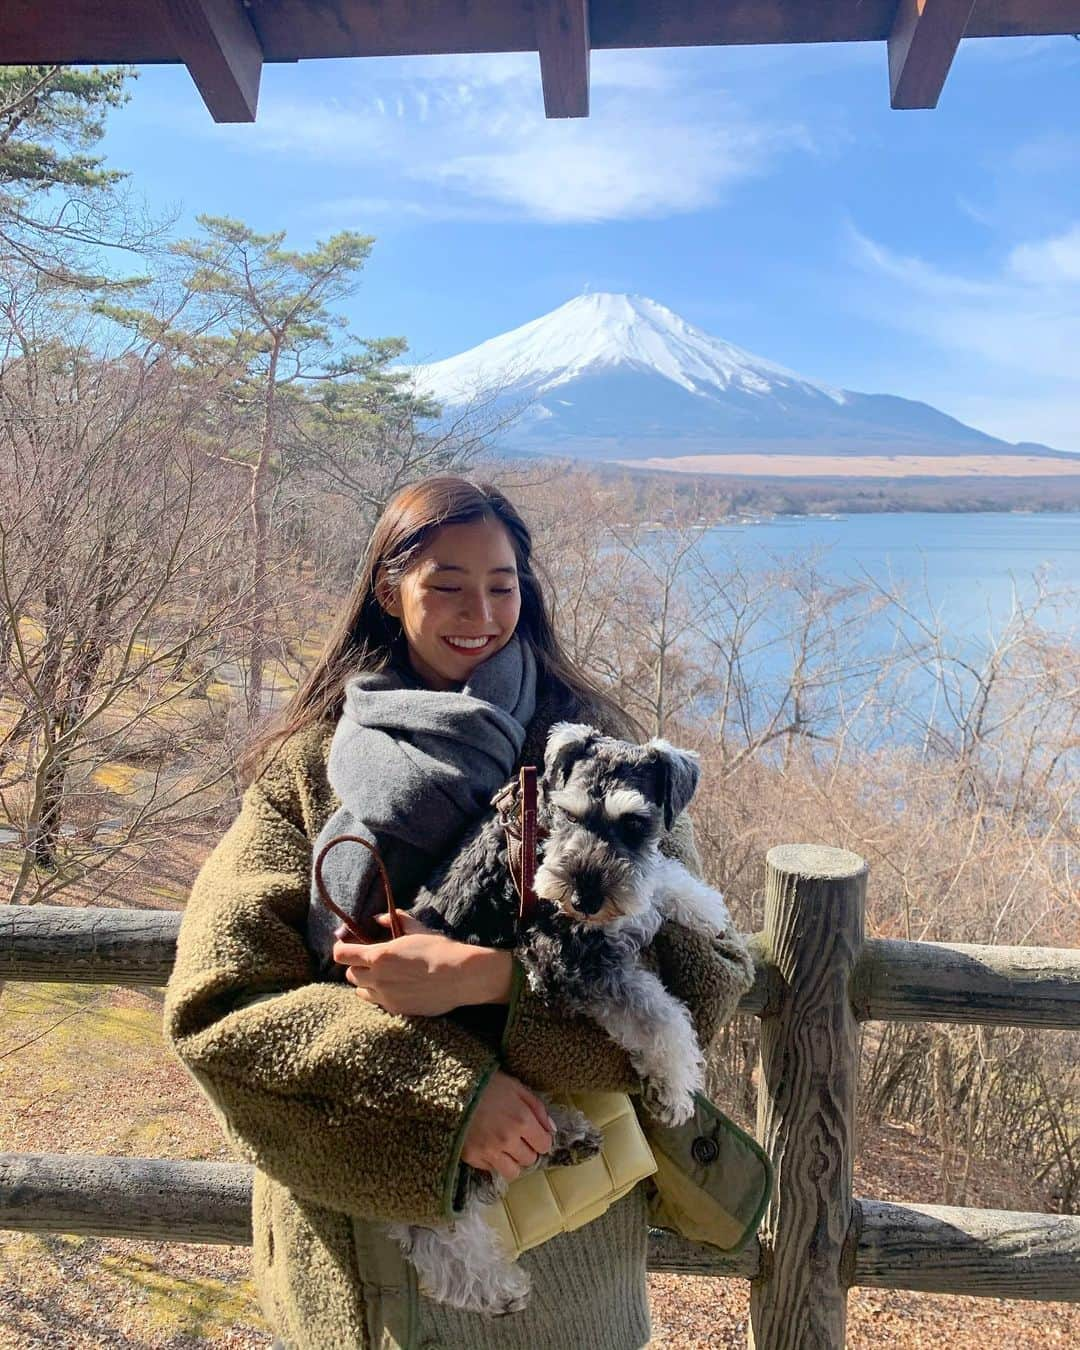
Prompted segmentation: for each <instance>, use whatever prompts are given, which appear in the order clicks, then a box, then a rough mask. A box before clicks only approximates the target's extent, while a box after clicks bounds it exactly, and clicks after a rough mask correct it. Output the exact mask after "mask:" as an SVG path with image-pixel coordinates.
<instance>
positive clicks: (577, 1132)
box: [543, 1097, 604, 1167]
mask: <svg viewBox="0 0 1080 1350" xmlns="http://www.w3.org/2000/svg"><path fill="white" fill-rule="evenodd" d="M543 1101H544V1105H545V1106H546V1107H547V1110H548V1114H549V1115H550V1116H551V1119H552V1120H553V1121H554V1122H555V1138H554V1139H553V1140H552V1144H551V1148H550V1150H549V1151H548V1153H547V1154H546V1155H545V1157H544V1159H543V1161H544V1164H545V1165H546V1166H548V1167H572V1166H573V1165H574V1164H575V1163H580V1162H585V1160H586V1159H587V1158H595V1157H596V1155H597V1154H598V1153H599V1152H600V1149H601V1147H602V1145H603V1142H604V1136H603V1135H602V1134H601V1133H600V1131H599V1130H598V1129H597V1128H596V1126H595V1125H594V1124H593V1123H592V1121H591V1120H590V1119H589V1118H588V1116H586V1115H585V1114H584V1112H582V1111H579V1110H578V1109H577V1107H576V1106H567V1105H566V1104H565V1103H564V1102H553V1101H551V1099H550V1098H548V1097H544V1098H543Z"/></svg>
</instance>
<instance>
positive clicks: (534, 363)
mask: <svg viewBox="0 0 1080 1350" xmlns="http://www.w3.org/2000/svg"><path fill="white" fill-rule="evenodd" d="M413 374H414V378H415V380H416V384H417V387H418V389H420V390H421V391H422V392H424V393H427V394H430V395H431V397H433V398H434V399H435V400H436V401H437V402H439V403H440V404H442V405H443V407H444V408H445V409H454V408H460V407H461V406H463V405H467V404H468V403H470V402H474V401H485V402H494V404H495V405H496V406H497V407H500V408H506V409H513V410H515V411H516V412H517V413H518V414H519V415H518V416H517V418H516V420H515V422H514V424H513V425H512V427H510V428H509V430H508V431H507V432H504V434H503V436H502V443H503V444H504V445H505V446H506V447H507V448H511V449H521V450H534V451H545V450H551V451H556V452H558V453H560V454H571V455H578V456H581V457H587V458H598V459H607V458H625V457H634V456H642V457H644V456H649V455H663V454H680V455H681V454H692V453H695V454H702V453H714V454H722V453H725V452H731V451H734V450H747V449H754V450H756V451H758V452H761V451H764V452H769V451H776V452H778V453H779V452H791V451H792V450H793V449H797V450H799V451H800V452H801V453H804V454H833V455H835V454H838V453H839V454H864V453H868V452H873V453H880V452H882V451H884V450H887V451H889V452H890V453H905V452H907V453H912V454H914V453H920V454H926V453H937V454H955V453H957V451H958V450H961V451H962V450H968V451H973V452H974V451H978V452H979V453H982V454H996V453H1001V454H1005V453H1014V447H1012V446H1010V445H1009V444H1008V443H1007V442H1005V441H1001V440H997V439H996V438H995V437H992V436H988V435H986V434H985V433H983V432H980V431H976V430H975V429H974V428H972V427H968V426H965V425H964V424H963V423H962V422H958V421H957V420H956V419H955V418H952V417H949V416H948V415H946V414H945V413H941V412H939V411H938V410H937V409H935V408H932V407H930V406H929V405H928V404H925V403H918V402H914V401H912V400H909V399H902V398H896V397H893V396H891V395H888V394H859V393H855V392H853V391H851V390H845V389H836V388H833V387H831V386H829V385H826V384H823V383H821V382H820V381H815V380H810V379H806V378H805V377H803V376H801V375H798V374H796V373H795V372H794V371H791V370H787V369H785V368H784V367H783V366H780V365H777V364H776V363H775V362H773V361H769V360H766V359H765V358H764V357H760V356H755V355H753V354H752V353H750V352H747V351H744V350H742V348H740V347H736V346H733V345H732V344H731V343H729V342H724V341H722V340H721V339H720V338H716V337H712V336H711V335H710V334H708V333H705V332H703V331H702V330H701V329H700V328H695V327H694V326H693V325H692V324H689V323H687V322H686V320H685V319H682V318H680V317H679V316H678V315H677V314H675V313H673V312H672V311H671V310H670V309H668V308H666V306H664V305H661V304H658V303H657V302H656V301H655V300H649V299H646V298H645V297H643V296H636V295H611V294H594V295H581V296H578V297H577V298H576V299H573V300H570V301H568V302H567V303H566V304H565V305H560V306H559V308H558V309H555V310H553V311H552V312H551V313H550V314H545V315H544V316H543V317H542V318H539V319H534V320H533V321H532V322H531V323H526V324H523V325H522V326H521V327H520V328H515V329H513V330H512V331H511V332H509V333H504V334H502V335H501V336H499V337H495V338H491V339H490V340H489V341H487V342H482V343H480V345H479V346H477V347H473V348H471V349H470V350H469V351H466V352H462V353H461V354H460V355H458V356H452V357H449V358H448V359H447V360H444V361H436V362H434V363H432V364H430V365H425V366H417V367H414V369H413ZM1026 452H1027V453H1033V452H1034V453H1041V452H1042V448H1041V447H1035V448H1034V451H1033V450H1032V449H1031V448H1030V447H1029V448H1027V451H1026ZM1045 453H1047V454H1049V455H1051V456H1053V457H1057V456H1058V455H1060V454H1062V453H1063V452H1060V451H1049V450H1048V451H1045Z"/></svg>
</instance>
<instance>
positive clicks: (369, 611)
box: [239, 475, 641, 782]
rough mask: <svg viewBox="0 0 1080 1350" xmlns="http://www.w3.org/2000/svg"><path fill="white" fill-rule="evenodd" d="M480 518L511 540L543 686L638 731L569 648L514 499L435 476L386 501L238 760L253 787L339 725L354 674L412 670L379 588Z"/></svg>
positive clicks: (525, 626)
mask: <svg viewBox="0 0 1080 1350" xmlns="http://www.w3.org/2000/svg"><path fill="white" fill-rule="evenodd" d="M477 520H497V521H499V523H500V524H501V525H503V526H504V528H505V529H506V532H507V534H508V535H509V536H510V542H511V544H512V545H513V548H514V554H515V559H516V562H517V572H518V586H519V589H520V592H521V617H520V618H519V619H518V625H517V632H518V634H519V635H520V636H521V638H522V639H523V640H524V641H526V642H528V643H529V644H530V645H531V647H532V649H533V653H534V655H535V657H536V661H537V667H538V675H539V678H540V682H541V686H543V685H544V684H545V683H547V682H551V681H554V682H555V683H556V685H558V686H561V687H562V689H563V690H564V691H565V693H566V694H567V695H569V696H570V699H572V700H573V701H575V702H577V703H578V704H580V705H581V706H582V708H583V709H585V710H586V711H587V710H588V709H589V708H590V707H592V708H594V709H596V710H597V711H599V712H602V713H606V714H607V718H608V719H609V720H610V722H611V723H612V725H613V727H614V728H615V729H618V730H620V731H621V733H622V734H623V735H625V736H633V735H634V734H635V733H640V730H641V729H640V728H639V727H637V725H636V723H634V721H633V719H632V718H630V717H629V716H628V715H627V714H626V713H625V712H624V711H623V710H622V709H621V708H619V706H618V705H617V704H616V703H615V702H614V700H613V699H612V698H611V697H610V696H609V695H608V694H606V693H604V691H603V690H602V689H601V688H600V687H599V686H598V685H597V684H595V683H594V681H593V680H591V679H590V678H589V677H588V676H587V675H586V674H585V673H584V672H583V671H581V670H579V669H578V668H577V666H575V665H574V663H573V662H572V661H571V660H570V658H569V657H568V656H567V655H566V653H565V652H564V651H563V649H562V645H561V643H560V642H559V639H558V637H557V636H556V633H555V625H554V622H553V619H552V615H551V612H550V609H549V605H548V604H547V603H545V600H544V592H543V588H542V587H541V584H540V581H539V580H538V578H537V570H536V567H535V564H534V562H533V556H532V535H531V533H530V532H529V528H528V526H527V525H526V524H525V522H524V520H522V518H521V516H520V515H519V514H518V512H517V510H516V509H515V508H514V506H513V505H512V504H511V502H510V501H509V500H508V499H507V498H506V497H505V496H504V495H503V493H502V492H500V491H499V489H498V488H496V487H493V486H491V485H490V484H488V483H473V482H471V481H470V480H469V479H467V478H459V477H456V476H452V475H436V476H434V477H431V478H422V479H420V480H419V481H418V482H416V483H409V484H407V485H406V486H405V487H403V488H400V489H399V490H398V491H397V492H396V493H395V494H394V495H393V497H391V499H390V500H389V502H387V504H386V507H385V508H384V510H383V513H382V515H381V516H380V517H379V519H378V521H377V522H376V523H375V527H374V529H373V530H372V532H371V538H370V539H369V540H368V543H367V547H366V549H365V550H364V555H363V558H362V560H361V565H360V572H359V575H358V577H357V580H356V584H355V586H354V587H353V589H352V592H351V593H350V595H349V598H348V600H347V601H346V603H345V607H344V610H343V612H342V614H341V616H340V617H339V618H338V620H337V621H336V622H335V624H334V627H333V628H332V629H331V631H330V635H329V637H328V638H327V640H326V645H325V647H324V648H323V651H322V653H321V655H320V656H319V659H318V660H317V661H316V663H315V665H314V667H313V668H312V670H311V671H310V673H309V674H308V676H307V678H306V679H305V680H304V681H303V683H302V684H301V685H300V687H299V688H298V689H297V691H296V693H295V694H294V695H293V697H292V699H291V700H290V701H289V703H288V705H287V706H286V707H285V709H284V710H283V711H282V712H281V714H280V715H279V716H278V717H277V718H276V719H275V720H274V721H273V722H272V723H271V724H270V726H269V727H267V728H266V729H265V730H263V731H261V732H259V733H258V734H257V735H256V736H255V738H254V739H253V740H252V742H251V743H250V745H249V746H248V747H247V748H246V749H245V751H244V752H243V754H242V755H241V757H240V763H239V768H240V775H241V778H242V780H243V781H245V782H250V780H251V779H252V778H253V777H255V776H256V774H257V773H258V772H259V770H260V769H262V768H263V767H264V766H265V764H266V763H267V761H268V759H269V758H270V752H271V751H272V750H274V749H275V748H276V747H279V746H280V745H281V744H283V743H284V741H286V740H287V739H288V738H289V737H290V736H293V735H295V734H296V733H297V732H300V731H304V730H305V729H306V728H308V727H310V726H314V725H315V724H317V723H319V722H325V723H327V724H328V725H333V724H334V723H336V722H337V719H338V717H339V716H340V715H341V710H342V706H343V704H344V699H345V681H346V680H347V679H348V677H349V676H350V675H353V674H355V673H356V672H357V671H361V670H369V671H376V670H384V669H385V668H386V667H387V666H389V665H397V666H399V667H401V668H406V667H407V664H408V648H407V643H406V640H405V634H404V632H403V631H402V628H401V623H400V621H399V620H398V619H396V618H394V617H393V615H391V614H388V613H387V612H386V610H385V609H384V608H383V606H382V604H381V603H380V601H379V598H378V596H377V594H376V584H377V583H379V582H389V583H390V584H391V585H396V584H397V583H398V582H399V581H400V580H401V578H402V577H403V576H404V575H405V573H406V572H407V571H408V570H409V568H410V567H411V566H412V564H413V562H414V561H415V559H416V557H417V555H418V554H419V553H420V552H421V551H422V550H423V549H424V548H425V546H426V545H427V543H428V541H429V540H430V539H431V538H432V536H433V535H434V534H435V533H436V532H437V531H438V530H440V529H442V528H443V527H444V526H446V525H464V524H467V523H470V522H472V521H477ZM549 591H550V587H549Z"/></svg>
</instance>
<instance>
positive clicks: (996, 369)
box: [852, 223, 1080, 450]
mask: <svg viewBox="0 0 1080 1350" xmlns="http://www.w3.org/2000/svg"><path fill="white" fill-rule="evenodd" d="M852 253H853V257H854V259H855V261H856V263H857V265H858V266H859V267H860V269H861V270H862V272H863V277H864V283H863V285H862V286H861V287H860V289H859V301H858V303H859V305H860V307H861V308H862V309H863V310H864V311H865V312H868V313H870V314H872V316H873V317H874V318H875V319H877V320H878V321H880V322H882V323H885V324H888V325H889V326H891V327H893V328H899V329H901V330H902V331H904V332H905V333H907V334H908V335H909V336H912V337H915V338H916V339H917V340H918V342H919V344H920V346H921V347H922V349H923V352H924V354H925V351H926V347H927V345H928V344H929V347H930V349H931V352H930V356H931V359H932V354H933V351H934V350H936V351H937V352H938V353H945V354H947V355H948V357H949V358H950V366H949V369H948V373H947V376H946V378H947V379H948V380H949V382H950V389H951V390H952V391H953V392H952V393H951V394H950V401H949V405H948V406H949V411H952V412H954V413H955V414H956V415H957V416H960V417H965V418H967V419H969V420H973V421H975V422H976V424H977V425H979V426H981V427H984V428H985V429H986V430H989V431H992V432H993V433H994V434H996V435H1000V436H1005V437H1007V438H1008V439H1011V440H1043V441H1046V442H1048V443H1050V444H1054V445H1057V446H1060V447H1061V448H1063V449H1070V450H1080V370H1078V368H1077V363H1076V353H1077V351H1078V350H1080V223H1078V224H1076V225H1073V226H1072V227H1071V228H1069V229H1067V230H1065V231H1064V232H1062V233H1060V234H1057V235H1054V236H1052V237H1049V238H1043V239H1035V240H1029V241H1023V242H1020V243H1016V244H1014V245H1013V246H1012V247H1011V248H1010V249H1008V250H1007V251H1006V252H1005V253H1004V254H1003V256H1002V257H1001V258H1000V260H999V262H998V264H997V265H996V266H993V267H989V268H987V269H985V270H984V272H983V273H981V274H974V273H961V272H958V271H955V270H950V269H948V268H945V267H942V266H939V265H936V264H934V263H931V262H928V261H926V260H925V259H923V258H920V257H917V256H914V255H908V254H903V253H900V252H898V251H896V250H893V249H890V248H888V247H886V246H885V245H883V244H881V243H879V242H877V241H875V240H873V239H871V238H869V237H868V236H866V235H865V234H862V233H860V232H859V231H857V230H854V229H853V230H852ZM927 397H931V395H930V394H927Z"/></svg>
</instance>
